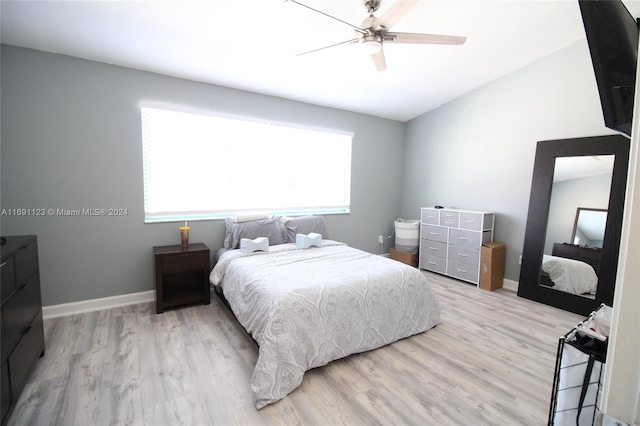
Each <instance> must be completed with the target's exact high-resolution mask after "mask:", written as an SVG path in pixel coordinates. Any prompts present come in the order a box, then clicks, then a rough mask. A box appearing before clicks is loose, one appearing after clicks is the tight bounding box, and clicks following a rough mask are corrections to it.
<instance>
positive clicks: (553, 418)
mask: <svg viewBox="0 0 640 426" xmlns="http://www.w3.org/2000/svg"><path fill="white" fill-rule="evenodd" d="M610 317H611V308H609V307H608V306H606V305H604V304H602V305H600V307H599V308H598V309H596V310H595V311H594V312H592V313H591V314H590V315H589V316H588V317H587V318H585V319H584V320H583V321H582V322H580V323H579V324H578V325H576V326H575V327H574V328H573V329H572V330H571V331H569V332H568V333H567V334H565V335H564V336H562V337H560V340H559V342H558V353H557V357H556V367H555V374H554V379H553V391H552V394H551V407H550V409H549V425H554V426H563V425H579V426H583V425H597V424H600V421H601V410H600V404H601V402H602V380H603V377H604V365H605V363H606V358H607V344H608V336H609V324H610V321H611V320H610Z"/></svg>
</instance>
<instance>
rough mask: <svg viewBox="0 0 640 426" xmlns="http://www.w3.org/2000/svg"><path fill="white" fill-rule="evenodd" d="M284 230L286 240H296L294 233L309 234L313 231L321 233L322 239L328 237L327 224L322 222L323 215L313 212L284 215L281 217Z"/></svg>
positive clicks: (292, 241) (291, 241) (293, 241)
mask: <svg viewBox="0 0 640 426" xmlns="http://www.w3.org/2000/svg"><path fill="white" fill-rule="evenodd" d="M282 221H283V223H284V226H285V229H286V232H287V241H288V242H290V243H295V242H296V234H305V235H306V234H309V233H311V232H315V233H316V234H320V235H322V239H325V240H326V239H327V238H329V233H328V232H327V226H326V225H325V223H324V217H322V216H320V215H318V214H313V215H308V216H298V217H285V218H283V219H282Z"/></svg>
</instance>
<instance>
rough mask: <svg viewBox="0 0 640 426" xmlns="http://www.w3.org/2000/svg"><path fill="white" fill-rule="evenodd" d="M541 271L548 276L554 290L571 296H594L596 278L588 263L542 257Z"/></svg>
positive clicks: (556, 257)
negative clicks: (571, 294)
mask: <svg viewBox="0 0 640 426" xmlns="http://www.w3.org/2000/svg"><path fill="white" fill-rule="evenodd" d="M542 270H543V271H544V272H546V273H547V274H549V278H550V279H551V281H553V283H554V286H553V288H554V289H555V290H560V291H564V292H567V293H573V294H595V293H596V287H597V285H598V276H597V275H596V272H595V270H594V269H593V267H592V266H591V265H589V264H588V263H585V262H582V261H580V260H574V259H567V258H564V257H558V256H550V255H547V254H545V255H543V256H542Z"/></svg>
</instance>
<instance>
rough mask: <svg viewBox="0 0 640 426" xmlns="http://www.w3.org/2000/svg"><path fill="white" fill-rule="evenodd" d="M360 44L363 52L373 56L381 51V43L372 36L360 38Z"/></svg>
mask: <svg viewBox="0 0 640 426" xmlns="http://www.w3.org/2000/svg"><path fill="white" fill-rule="evenodd" d="M360 44H361V45H362V47H363V48H364V50H365V52H367V53H369V54H371V55H373V54H376V53H378V52H379V51H380V50H382V41H380V40H379V39H378V37H376V36H374V35H370V36H369V35H367V36H364V37H362V40H361V41H360Z"/></svg>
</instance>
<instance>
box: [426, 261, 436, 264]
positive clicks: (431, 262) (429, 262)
mask: <svg viewBox="0 0 640 426" xmlns="http://www.w3.org/2000/svg"><path fill="white" fill-rule="evenodd" d="M427 263H428V264H429V265H435V264H436V262H434V261H433V260H429V261H428V262H427Z"/></svg>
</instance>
